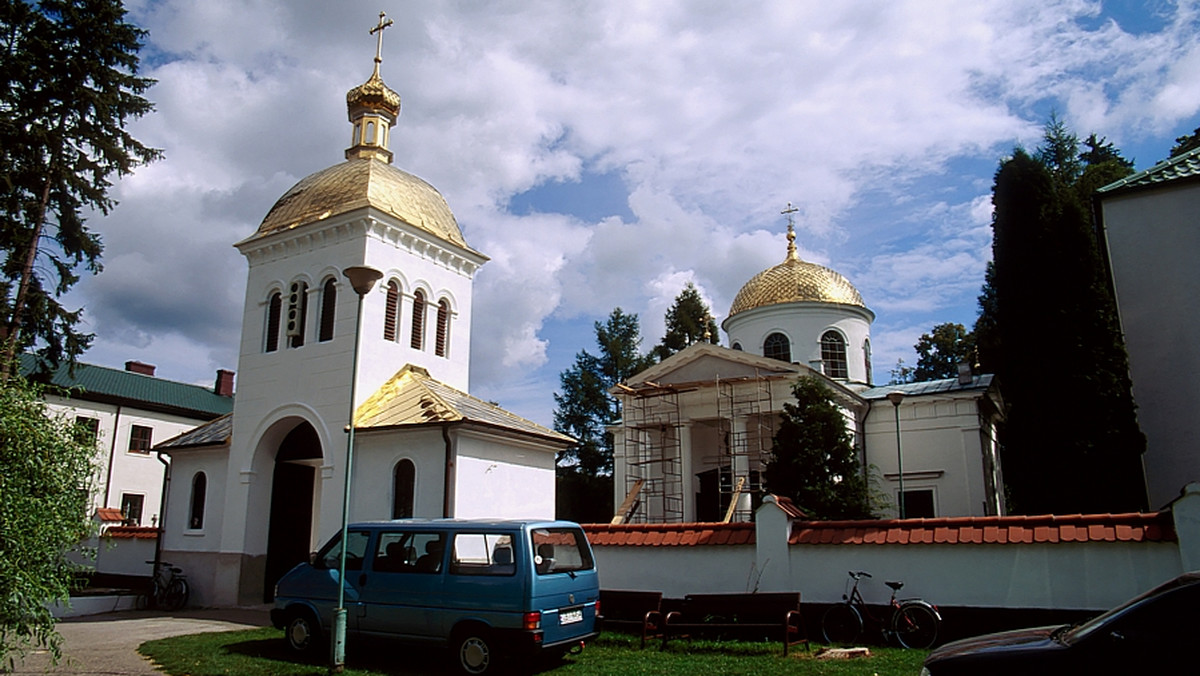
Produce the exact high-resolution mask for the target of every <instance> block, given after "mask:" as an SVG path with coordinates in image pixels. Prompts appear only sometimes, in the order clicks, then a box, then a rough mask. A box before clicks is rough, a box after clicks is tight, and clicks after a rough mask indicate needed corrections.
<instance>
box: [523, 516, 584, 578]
mask: <svg viewBox="0 0 1200 676" xmlns="http://www.w3.org/2000/svg"><path fill="white" fill-rule="evenodd" d="M532 535H533V537H532V538H531V544H532V545H533V563H534V567H535V568H536V569H537V572H538V574H539V575H551V574H554V573H571V572H575V571H580V570H591V569H592V567H593V566H594V565H595V564H594V563H593V562H592V550H591V548H590V547H588V542H587V537H586V536H584V534H583V531H582V530H580V529H578V528H538V529H535V530H534V531H533V533H532Z"/></svg>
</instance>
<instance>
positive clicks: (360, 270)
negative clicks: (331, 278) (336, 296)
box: [342, 265, 383, 298]
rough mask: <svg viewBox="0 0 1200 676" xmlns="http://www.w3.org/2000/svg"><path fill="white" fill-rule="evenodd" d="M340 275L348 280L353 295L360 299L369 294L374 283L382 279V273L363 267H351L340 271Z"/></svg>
mask: <svg viewBox="0 0 1200 676" xmlns="http://www.w3.org/2000/svg"><path fill="white" fill-rule="evenodd" d="M342 274H343V275H346V279H348V280H350V286H352V287H354V293H357V294H358V295H359V297H360V298H361V297H363V296H365V295H367V294H368V293H370V292H371V289H372V288H373V287H374V286H375V282H377V281H379V280H380V279H382V278H383V273H382V272H380V271H378V270H376V269H375V268H370V267H367V266H365V265H353V266H351V267H348V268H346V269H345V270H342Z"/></svg>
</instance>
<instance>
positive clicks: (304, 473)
mask: <svg viewBox="0 0 1200 676" xmlns="http://www.w3.org/2000/svg"><path fill="white" fill-rule="evenodd" d="M321 457H322V456H321V441H320V439H319V438H318V437H317V431H316V430H314V429H313V427H312V425H309V424H308V423H306V422H302V423H300V424H299V425H297V426H296V427H295V429H293V430H292V431H291V432H288V434H287V436H286V437H284V438H283V441H282V442H281V443H280V444H279V450H278V451H277V452H276V454H275V470H274V472H273V473H272V476H271V514H270V521H269V526H268V531H267V561H266V575H265V578H264V579H263V601H264V602H267V603H270V602H271V601H272V600H274V599H273V596H274V594H275V583H276V582H278V581H279V578H280V577H282V576H283V574H284V573H286V572H288V571H289V570H291V569H292V567H293V566H295V565H296V564H297V563H301V562H303V561H307V560H308V554H309V549H310V547H311V545H312V516H313V482H314V480H315V477H316V467H317V466H318V465H319V464H320V463H321Z"/></svg>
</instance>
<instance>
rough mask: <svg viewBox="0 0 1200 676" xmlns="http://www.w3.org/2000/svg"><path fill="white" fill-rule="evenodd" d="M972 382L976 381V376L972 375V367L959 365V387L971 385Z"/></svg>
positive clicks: (960, 363)
mask: <svg viewBox="0 0 1200 676" xmlns="http://www.w3.org/2000/svg"><path fill="white" fill-rule="evenodd" d="M972 380H974V376H973V375H972V374H971V365H970V364H964V363H962V362H959V364H958V384H959V385H970V384H971V381H972Z"/></svg>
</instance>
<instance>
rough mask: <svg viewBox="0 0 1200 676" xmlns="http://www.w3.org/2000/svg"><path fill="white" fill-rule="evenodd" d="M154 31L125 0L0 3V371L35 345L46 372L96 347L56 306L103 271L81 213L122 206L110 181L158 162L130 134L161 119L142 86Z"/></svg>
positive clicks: (97, 245)
mask: <svg viewBox="0 0 1200 676" xmlns="http://www.w3.org/2000/svg"><path fill="white" fill-rule="evenodd" d="M144 35H145V32H144V31H142V30H141V29H139V28H137V27H136V26H134V25H132V24H129V23H127V22H126V21H125V9H124V7H123V6H122V4H121V2H120V1H119V0H40V1H39V2H36V3H34V2H25V1H24V0H0V175H2V177H3V184H4V190H3V193H2V196H0V200H2V201H0V250H2V251H3V252H4V254H5V260H4V281H3V282H2V283H0V288H2V289H3V292H4V293H3V295H2V297H0V309H2V312H0V338H2V339H3V340H2V343H3V357H4V358H3V359H2V360H0V373H2V374H8V373H11V372H12V369H13V368H14V363H15V360H14V356H15V355H16V354H17V353H18V352H19V351H22V350H26V349H29V348H31V347H36V354H37V356H38V358H39V363H40V364H41V365H42V366H43V368H44V369H46V368H50V367H53V366H56V365H58V364H59V363H60V362H62V361H68V362H73V361H74V359H75V357H76V356H77V355H79V354H80V353H82V351H83V350H84V349H86V348H87V346H88V344H89V343H90V342H91V335H90V334H86V333H83V332H80V331H79V330H78V329H77V328H76V327H77V324H78V322H79V319H80V310H70V309H68V308H66V307H64V306H63V305H61V304H60V303H59V300H58V299H59V298H60V297H61V296H62V295H63V294H65V293H66V292H67V291H68V290H70V288H71V287H72V286H73V285H74V284H75V283H76V282H77V281H79V274H78V271H79V268H80V267H81V266H82V267H83V268H84V269H85V270H87V271H89V272H91V273H97V272H99V271H100V268H101V266H100V254H101V250H102V246H101V242H100V237H99V235H97V234H96V233H94V232H92V231H91V230H89V229H88V227H87V225H86V222H85V218H84V215H85V214H87V213H88V212H95V213H99V214H101V215H105V214H108V212H109V211H110V210H111V209H112V208H113V207H114V206H115V203H114V201H113V199H112V198H111V197H110V196H109V189H110V188H111V187H112V186H111V183H110V182H109V181H110V179H111V178H112V177H113V176H123V175H125V174H128V173H130V172H131V171H133V169H134V168H135V167H136V166H138V165H139V164H142V163H145V162H149V161H151V160H154V159H156V158H157V157H158V156H159V154H160V153H159V151H158V150H154V149H151V148H147V147H146V146H144V145H142V144H141V143H140V142H139V141H138V140H137V139H135V138H133V136H131V135H130V134H129V133H128V132H126V131H125V128H124V127H125V123H126V122H127V121H129V120H131V119H135V118H137V117H140V116H142V115H144V114H146V113H148V112H150V111H151V110H152V109H153V106H152V104H151V103H150V102H149V101H147V100H146V99H145V98H143V97H142V96H141V94H142V93H143V92H145V91H146V90H147V89H148V88H149V87H150V85H151V84H153V80H149V79H146V78H142V77H138V76H137V70H138V50H139V49H140V48H141V41H142V38H143V37H144Z"/></svg>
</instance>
